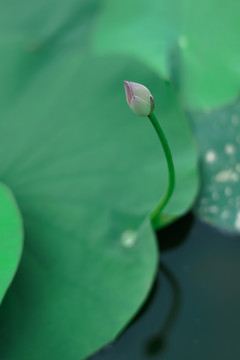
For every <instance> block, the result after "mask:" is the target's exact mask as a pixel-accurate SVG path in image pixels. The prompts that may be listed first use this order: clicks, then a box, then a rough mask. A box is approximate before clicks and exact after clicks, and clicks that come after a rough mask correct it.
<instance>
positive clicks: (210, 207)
mask: <svg viewBox="0 0 240 360" xmlns="http://www.w3.org/2000/svg"><path fill="white" fill-rule="evenodd" d="M209 212H211V213H212V214H217V213H218V207H217V206H216V205H212V206H209Z"/></svg>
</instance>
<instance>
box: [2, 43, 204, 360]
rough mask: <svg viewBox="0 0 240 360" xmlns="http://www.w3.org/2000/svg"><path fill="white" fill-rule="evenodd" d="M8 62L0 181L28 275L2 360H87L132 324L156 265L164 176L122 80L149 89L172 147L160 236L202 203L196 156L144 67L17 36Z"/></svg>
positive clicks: (165, 93) (166, 89) (18, 292)
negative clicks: (21, 232) (171, 187)
mask: <svg viewBox="0 0 240 360" xmlns="http://www.w3.org/2000/svg"><path fill="white" fill-rule="evenodd" d="M52 41H53V40H52ZM52 45H54V41H53V42H52ZM0 53H1V54H2V55H1V58H2V57H3V58H4V59H5V63H4V70H3V69H1V71H2V73H3V74H5V76H6V77H5V81H4V83H2V84H1V87H2V88H1V93H2V94H3V96H4V88H5V86H6V87H7V93H8V95H6V101H3V100H2V101H3V107H2V109H1V122H0V142H1V149H2V150H1V153H0V175H1V179H2V180H3V181H4V182H5V183H6V184H8V185H9V186H10V187H11V188H12V189H13V191H14V194H15V196H16V198H17V201H18V203H19V206H20V208H21V211H22V215H23V219H24V224H25V230H26V239H25V249H24V253H23V258H22V262H21V266H20V268H19V271H18V273H17V276H16V278H15V281H14V282H13V285H12V287H11V288H10V290H9V292H8V294H7V296H6V297H5V301H4V303H3V305H2V306H1V308H0V323H1V327H0V333H1V336H0V339H1V340H0V348H1V356H2V358H4V360H12V359H16V358H17V359H19V360H20V359H23V360H28V359H29V360H34V359H46V358H48V357H49V356H51V358H56V359H59V358H62V359H76V357H77V358H79V359H83V358H85V357H86V356H87V355H88V354H90V353H92V352H93V351H95V350H97V349H98V348H99V347H101V346H102V345H104V344H106V343H107V342H109V341H111V340H113V339H114V338H115V337H116V335H117V334H118V333H119V332H120V331H121V330H122V329H123V328H124V327H125V326H126V324H127V323H128V322H129V320H130V319H131V318H132V317H133V316H134V314H135V313H136V311H137V310H138V308H139V307H140V305H141V304H142V303H143V301H144V299H145V298H146V295H147V294H148V292H149V290H150V287H151V284H152V281H153V278H154V274H155V271H156V267H157V264H158V255H157V253H158V251H157V247H156V243H155V235H154V231H153V229H152V227H151V225H150V221H149V217H150V214H151V212H152V211H153V210H154V208H155V207H156V206H157V204H158V202H159V200H160V198H161V197H162V195H163V194H164V192H165V189H166V186H167V170H166V169H167V168H166V163H165V159H164V156H163V153H162V149H161V145H160V144H159V141H158V138H157V136H156V134H155V133H154V130H153V128H152V127H151V124H150V123H149V120H148V119H139V118H138V117H137V116H135V115H134V114H132V113H131V111H130V110H129V108H128V106H127V104H126V100H125V94H124V88H123V80H124V79H130V80H131V79H134V80H135V81H139V82H141V83H143V84H145V85H146V86H149V87H150V88H151V91H152V93H153V95H154V97H155V100H156V104H157V110H156V111H157V114H158V116H159V119H161V123H162V125H163V128H164V130H165V131H166V134H167V136H168V138H169V142H170V145H171V147H172V149H173V156H174V160H175V164H176V172H177V178H178V183H177V187H176V190H175V193H174V196H173V198H172V201H171V202H170V203H169V205H168V207H166V211H167V215H168V216H165V217H161V218H160V217H159V224H160V225H161V226H163V225H165V224H166V223H167V222H169V221H172V219H173V218H175V217H176V216H179V215H180V214H181V213H182V212H184V211H186V210H187V209H188V208H189V206H190V205H191V203H192V201H193V198H194V196H195V194H196V190H197V176H196V161H195V160H196V150H195V146H194V143H193V141H192V138H191V134H190V131H189V128H188V125H187V122H186V119H185V117H184V116H183V114H182V112H181V109H180V107H179V105H178V102H177V100H176V98H175V95H174V91H173V90H172V87H171V86H170V85H169V84H168V83H165V82H163V81H162V80H161V79H160V78H159V77H158V76H156V74H154V73H152V72H151V71H150V70H149V69H148V68H147V67H145V66H143V65H141V64H139V63H138V62H135V61H133V60H130V59H127V58H125V57H104V58H101V59H98V58H96V57H94V56H92V55H90V54H89V55H88V54H87V53H85V54H83V52H82V51H78V50H74V51H73V50H71V51H65V52H59V51H58V50H56V48H55V47H54V46H53V47H49V46H48V44H47V45H46V46H45V45H44V42H43V43H42V44H40V43H39V44H38V46H37V47H35V48H31V47H30V45H29V43H28V39H27V38H26V39H24V38H23V39H22V40H19V39H16V40H14V37H12V40H11V41H10V40H9V39H8V41H5V40H4V41H1V44H0ZM13 54H14V58H13V56H12V55H13ZM8 58H9V63H8V61H7V59H8ZM10 74H13V76H11V75H10ZM159 224H158V225H159ZM29 339H31V342H29ZM9 343H11V347H9V345H8V344H9ZM43 344H44V346H43Z"/></svg>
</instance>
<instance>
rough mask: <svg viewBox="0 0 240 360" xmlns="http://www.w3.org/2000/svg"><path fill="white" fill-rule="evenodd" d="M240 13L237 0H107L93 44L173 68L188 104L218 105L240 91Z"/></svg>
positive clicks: (167, 69)
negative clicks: (219, 0)
mask: <svg viewBox="0 0 240 360" xmlns="http://www.w3.org/2000/svg"><path fill="white" fill-rule="evenodd" d="M239 13H240V2H239V1H236V0H229V1H225V2H222V3H221V6H219V2H218V1H216V0H213V1H211V2H209V1H208V0H203V1H194V0H181V1H177V0H170V1H169V0H150V1H146V0H123V1H119V2H113V1H111V0H107V1H106V2H105V6H104V7H103V10H102V14H101V15H100V16H99V25H98V27H97V28H96V32H95V37H94V43H93V47H94V49H95V51H97V53H101V54H106V53H109V52H110V53H118V54H123V53H124V54H131V55H134V56H136V57H137V58H139V59H141V60H143V61H144V62H145V63H146V64H148V65H150V66H151V67H152V68H153V69H154V70H156V71H157V72H158V73H161V74H164V75H165V76H169V74H170V73H172V72H174V74H173V75H174V78H175V81H177V85H178V86H179V90H180V93H181V97H182V99H183V101H184V102H185V103H186V104H187V105H188V106H193V107H202V106H204V107H210V106H217V105H219V104H222V103H224V102H228V101H230V100H232V98H234V97H235V96H237V94H238V91H239V85H240V66H239V63H240V55H239V36H238V34H239V31H240V23H239Z"/></svg>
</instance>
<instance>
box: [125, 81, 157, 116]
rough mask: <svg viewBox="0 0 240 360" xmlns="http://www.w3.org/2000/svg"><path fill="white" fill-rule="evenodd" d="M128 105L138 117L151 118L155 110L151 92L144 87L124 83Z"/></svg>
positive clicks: (133, 83)
mask: <svg viewBox="0 0 240 360" xmlns="http://www.w3.org/2000/svg"><path fill="white" fill-rule="evenodd" d="M124 86H125V92H126V99H127V103H128V105H129V106H130V108H131V109H132V111H133V112H134V113H135V114H137V115H138V116H149V115H151V113H152V112H153V109H154V100H153V97H152V94H151V93H150V91H149V90H148V89H147V88H146V87H145V86H143V85H141V84H138V83H135V82H130V81H124Z"/></svg>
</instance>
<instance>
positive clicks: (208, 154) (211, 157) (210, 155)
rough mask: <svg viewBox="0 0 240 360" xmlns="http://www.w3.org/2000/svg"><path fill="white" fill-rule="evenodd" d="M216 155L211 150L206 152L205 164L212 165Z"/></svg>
mask: <svg viewBox="0 0 240 360" xmlns="http://www.w3.org/2000/svg"><path fill="white" fill-rule="evenodd" d="M216 157H217V156H216V153H215V151H213V150H208V151H207V152H206V154H205V160H206V162H207V163H213V162H214V161H215V160H216Z"/></svg>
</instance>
